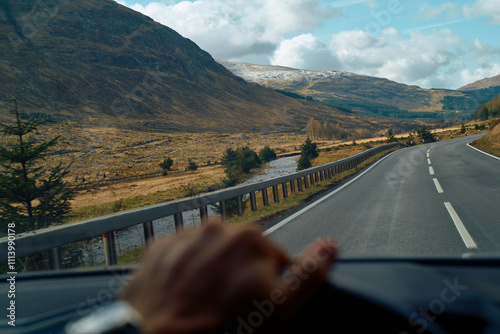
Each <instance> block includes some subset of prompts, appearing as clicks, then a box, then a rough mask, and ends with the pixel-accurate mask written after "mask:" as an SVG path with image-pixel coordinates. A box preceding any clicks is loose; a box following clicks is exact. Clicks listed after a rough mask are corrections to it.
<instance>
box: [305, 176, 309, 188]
mask: <svg viewBox="0 0 500 334" xmlns="http://www.w3.org/2000/svg"><path fill="white" fill-rule="evenodd" d="M304 186H305V188H306V189H307V188H309V181H308V180H307V176H304Z"/></svg>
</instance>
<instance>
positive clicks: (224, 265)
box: [122, 222, 337, 334]
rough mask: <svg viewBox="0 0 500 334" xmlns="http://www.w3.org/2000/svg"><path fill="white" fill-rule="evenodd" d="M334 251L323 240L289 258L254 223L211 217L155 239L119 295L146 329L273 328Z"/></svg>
mask: <svg viewBox="0 0 500 334" xmlns="http://www.w3.org/2000/svg"><path fill="white" fill-rule="evenodd" d="M336 254H337V248H336V246H335V245H334V244H333V243H332V242H331V241H330V240H321V241H317V242H316V243H314V244H312V245H311V246H310V247H309V248H308V250H307V251H306V252H305V253H304V255H303V256H302V257H301V259H299V260H298V261H297V262H292V261H291V260H290V259H289V258H288V257H287V256H286V254H285V252H284V251H283V250H282V249H281V248H279V247H278V246H277V245H275V244H274V243H273V242H271V240H270V239H268V238H266V237H264V236H262V233H261V231H260V230H259V229H257V228H255V227H238V228H230V227H227V226H224V225H222V224H220V223H213V222H211V223H208V224H207V225H204V226H202V227H201V228H199V229H195V230H192V231H185V232H182V233H180V234H178V235H176V236H175V237H171V238H166V239H163V240H158V241H157V242H155V243H154V244H153V245H152V246H151V247H150V249H149V250H148V252H147V254H146V256H145V257H144V261H143V263H142V265H141V267H140V269H139V270H138V271H137V273H136V275H135V277H134V278H133V280H132V281H131V282H130V284H129V285H128V286H127V287H126V289H125V290H124V292H123V294H122V299H124V300H126V301H128V302H129V303H130V304H131V305H132V306H133V307H134V308H135V309H136V310H137V311H138V312H139V313H140V314H141V315H142V317H143V325H142V328H141V330H143V331H144V332H145V333H147V334H156V333H208V332H210V333H213V332H229V333H230V332H247V333H248V332H252V333H256V332H258V333H270V332H273V333H275V332H277V331H279V330H281V329H283V328H284V326H286V324H287V323H288V322H289V321H290V320H291V319H293V317H294V315H295V314H296V313H297V312H298V311H299V309H300V306H301V305H302V304H303V303H304V302H305V301H306V299H307V298H308V297H309V296H310V295H311V294H312V293H313V292H314V291H316V289H318V288H320V287H321V286H322V284H324V283H326V279H327V273H328V271H329V268H330V266H331V265H332V264H333V263H334V261H335V259H336Z"/></svg>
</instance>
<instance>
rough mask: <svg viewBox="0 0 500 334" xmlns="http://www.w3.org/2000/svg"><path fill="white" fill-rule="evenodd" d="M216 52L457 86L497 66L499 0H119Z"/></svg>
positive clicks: (259, 60) (264, 62)
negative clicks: (451, 0)
mask: <svg viewBox="0 0 500 334" xmlns="http://www.w3.org/2000/svg"><path fill="white" fill-rule="evenodd" d="M115 1H117V2H118V3H120V4H122V5H125V6H127V7H130V8H132V9H134V10H136V11H138V12H141V13H143V14H145V15H147V16H149V17H151V18H152V19H154V20H155V21H157V22H159V23H162V24H163V25H166V26H168V27H170V28H172V29H174V30H175V31H177V32H178V33H180V34H181V35H182V36H184V37H187V38H189V39H191V40H192V41H193V42H195V43H196V44H198V46H200V47H201V48H202V49H203V50H205V51H207V52H208V53H210V54H211V55H212V57H213V58H215V59H220V60H228V61H238V62H247V63H253V64H262V65H280V66H287V67H293V68H299V69H308V70H340V71H348V72H353V73H357V74H365V75H370V76H376V77H383V78H388V79H390V80H394V81H397V82H401V83H405V84H408V85H417V86H420V87H423V88H447V89H456V88H459V87H462V86H464V85H466V84H469V83H472V82H474V81H477V80H480V79H483V78H486V77H492V76H496V75H499V74H500V0H462V1H453V2H450V1H440V0H433V1H430V0H429V1H422V0H335V1H328V0H251V1H249V0H192V1H177V0H163V1H162V0H157V1H152V0H115Z"/></svg>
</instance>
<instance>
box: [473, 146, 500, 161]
mask: <svg viewBox="0 0 500 334" xmlns="http://www.w3.org/2000/svg"><path fill="white" fill-rule="evenodd" d="M471 144H472V143H467V146H469V147H470V148H473V149H475V150H476V151H478V152H480V153H483V154H485V155H487V156H490V157H492V158H495V159H497V160H500V158H499V157H497V156H495V155H493V154H490V153H487V152H485V151H483V150H480V149H478V148H477V147H474V146H472V145H471Z"/></svg>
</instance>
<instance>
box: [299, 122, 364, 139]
mask: <svg viewBox="0 0 500 334" xmlns="http://www.w3.org/2000/svg"><path fill="white" fill-rule="evenodd" d="M306 134H307V136H308V137H309V138H312V139H326V140H334V139H337V140H347V139H362V138H370V137H372V136H373V134H372V132H371V131H370V130H369V129H364V128H360V129H356V130H347V129H344V128H343V127H342V124H340V123H336V124H331V123H330V122H328V121H324V122H323V123H321V122H319V121H316V120H315V119H314V117H311V118H310V119H309V121H307V126H306Z"/></svg>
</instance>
